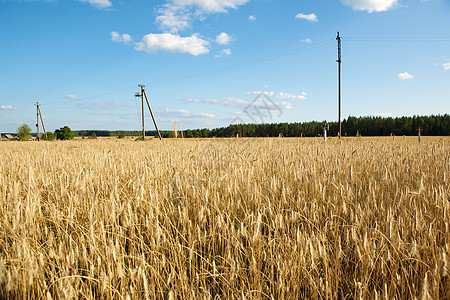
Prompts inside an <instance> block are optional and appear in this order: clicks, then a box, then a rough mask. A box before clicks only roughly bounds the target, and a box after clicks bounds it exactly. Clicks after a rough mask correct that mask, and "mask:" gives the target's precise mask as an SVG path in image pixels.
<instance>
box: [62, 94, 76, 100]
mask: <svg viewBox="0 0 450 300" xmlns="http://www.w3.org/2000/svg"><path fill="white" fill-rule="evenodd" d="M59 99H65V100H78V99H80V98H78V97H77V96H75V95H74V94H69V95H65V96H61V97H59Z"/></svg>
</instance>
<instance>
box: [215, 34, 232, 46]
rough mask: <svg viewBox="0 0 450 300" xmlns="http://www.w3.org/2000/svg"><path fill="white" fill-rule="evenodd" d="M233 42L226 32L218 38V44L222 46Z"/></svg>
mask: <svg viewBox="0 0 450 300" xmlns="http://www.w3.org/2000/svg"><path fill="white" fill-rule="evenodd" d="M230 42H231V36H230V35H229V34H227V33H225V32H222V33H221V34H219V35H218V36H216V43H217V44H220V45H226V44H229V43H230Z"/></svg>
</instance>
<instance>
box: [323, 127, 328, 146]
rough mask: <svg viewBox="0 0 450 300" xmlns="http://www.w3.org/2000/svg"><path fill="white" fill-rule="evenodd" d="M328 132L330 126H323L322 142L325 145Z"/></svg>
mask: <svg viewBox="0 0 450 300" xmlns="http://www.w3.org/2000/svg"><path fill="white" fill-rule="evenodd" d="M328 130H330V125H328V124H327V123H325V124H323V140H324V141H325V143H326V142H327V132H328Z"/></svg>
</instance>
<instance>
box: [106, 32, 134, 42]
mask: <svg viewBox="0 0 450 300" xmlns="http://www.w3.org/2000/svg"><path fill="white" fill-rule="evenodd" d="M111 40H112V41H113V42H116V43H125V44H126V43H129V42H131V36H130V35H129V34H127V33H124V34H119V33H118V32H116V31H113V32H111Z"/></svg>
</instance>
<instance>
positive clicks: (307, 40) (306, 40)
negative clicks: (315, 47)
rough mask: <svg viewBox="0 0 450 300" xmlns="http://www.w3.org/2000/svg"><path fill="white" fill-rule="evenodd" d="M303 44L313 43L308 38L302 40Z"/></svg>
mask: <svg viewBox="0 0 450 300" xmlns="http://www.w3.org/2000/svg"><path fill="white" fill-rule="evenodd" d="M302 43H312V41H311V39H310V38H306V39H304V40H302Z"/></svg>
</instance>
